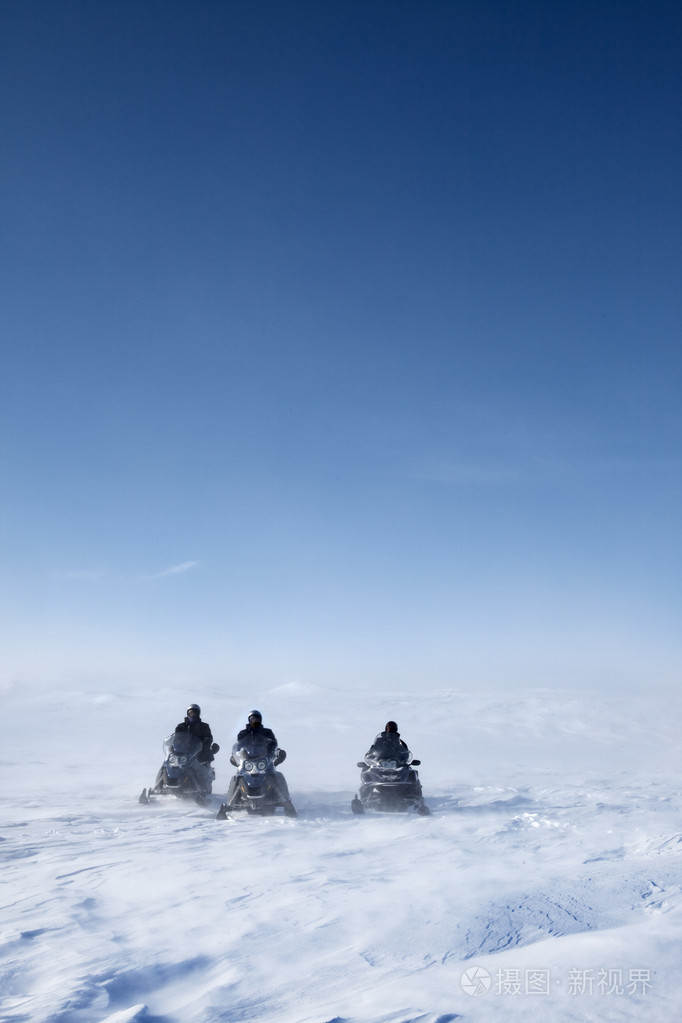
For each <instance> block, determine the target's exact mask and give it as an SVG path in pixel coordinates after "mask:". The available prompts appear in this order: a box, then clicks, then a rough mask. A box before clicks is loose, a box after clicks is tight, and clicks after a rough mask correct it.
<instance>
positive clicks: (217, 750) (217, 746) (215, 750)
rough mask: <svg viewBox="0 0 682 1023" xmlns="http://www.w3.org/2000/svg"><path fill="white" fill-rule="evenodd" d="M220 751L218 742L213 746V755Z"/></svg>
mask: <svg viewBox="0 0 682 1023" xmlns="http://www.w3.org/2000/svg"><path fill="white" fill-rule="evenodd" d="M219 750H220V746H219V745H218V743H217V742H214V743H213V745H212V746H211V753H218V752H219Z"/></svg>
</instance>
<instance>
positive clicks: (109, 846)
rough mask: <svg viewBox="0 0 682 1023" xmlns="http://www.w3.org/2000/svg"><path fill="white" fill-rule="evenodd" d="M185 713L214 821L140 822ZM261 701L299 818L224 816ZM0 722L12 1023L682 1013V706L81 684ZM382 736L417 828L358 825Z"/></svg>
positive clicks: (38, 697)
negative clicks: (408, 754) (200, 741)
mask: <svg viewBox="0 0 682 1023" xmlns="http://www.w3.org/2000/svg"><path fill="white" fill-rule="evenodd" d="M195 700H196V701H198V702H200V703H201V705H202V708H203V711H204V718H205V719H206V720H208V721H209V723H210V724H211V727H212V729H213V733H214V737H215V739H216V741H218V742H219V743H220V744H221V747H222V749H221V752H220V753H219V754H218V756H217V759H216V771H217V778H216V785H215V797H214V801H213V804H212V805H211V806H209V807H199V806H196V805H195V804H192V803H182V802H180V801H175V800H166V801H157V802H155V803H153V804H151V805H149V806H143V805H140V804H138V802H137V797H138V795H139V793H140V791H141V790H142V788H143V787H144V786H148V785H151V784H152V783H153V780H154V777H155V775H156V771H157V769H158V767H159V765H160V763H161V759H162V756H161V754H162V749H161V743H162V740H163V738H164V736H165V735H167V734H168V733H169V732H170V731H171V730H172V728H173V726H174V724H175V723H176V721H178V720H180V718H181V717H182V714H183V711H184V707H185V706H186V705H187V703H188V702H193V701H195ZM253 706H256V707H259V708H260V709H261V710H262V711H263V714H264V720H265V723H266V724H267V725H269V726H270V727H272V728H274V730H275V732H276V734H277V737H278V739H279V741H280V743H281V745H282V746H283V747H284V748H286V749H287V751H288V758H287V761H286V763H285V764H284V765H283V771H284V773H285V775H286V777H287V780H288V782H289V787H290V789H291V793H292V798H293V800H294V803H295V805H296V807H297V809H298V811H299V816H298V818H296V819H290V818H285V817H279V816H278V817H276V818H256V817H240V818H238V819H228V820H227V821H218V820H216V819H215V818H216V811H217V808H218V806H219V805H220V797H221V795H223V794H224V793H225V791H226V789H227V785H228V781H229V778H230V773H231V771H230V767H229V763H228V756H229V749H230V747H231V744H232V741H233V739H234V734H235V732H236V729H237V728H238V727H239V726H240V725H242V724H243V723H244V720H245V715H246V713H247V712H248V710H249V709H251V707H253ZM3 708H4V711H5V721H6V723H8V724H6V731H7V734H6V736H5V740H4V743H3V750H2V754H1V760H2V779H3V785H2V797H1V800H0V822H1V831H0V857H1V859H2V874H1V877H2V889H3V894H2V917H1V918H0V920H1V922H0V953H1V958H0V978H1V983H0V1018H1V1019H2V1020H3V1021H17V1023H18V1021H31V1023H42V1021H47V1020H50V1021H52V1023H137V1021H145V1023H199V1021H201V1023H212V1021H216V1023H217V1021H222V1023H227V1021H230V1023H233V1021H234V1023H236V1021H241V1020H244V1021H256V1020H257V1021H262V1023H275V1021H277V1023H332V1021H333V1023H408V1021H409V1023H416V1021H420V1023H447V1021H450V1020H454V1019H462V1020H471V1021H472V1023H479V1021H487V1020H499V1019H501V1018H504V1019H505V1021H507V1020H509V1021H512V1023H514V1021H521V1020H523V1021H524V1023H528V1021H531V1023H532V1021H536V1020H537V1021H539V1020H542V1021H548V1020H549V1021H557V1023H559V1021H561V1023H564V1021H566V1023H567V1021H572V1020H580V1021H599V1023H604V1021H614V1023H615V1021H635V1020H636V1021H641V1020H642V1019H647V1020H652V1021H658V1020H661V1021H663V1020H665V1021H672V1020H675V1019H679V1018H680V1017H679V1003H680V995H681V993H682V992H681V985H680V962H682V957H681V956H680V939H681V937H682V896H681V893H680V885H681V883H682V870H681V869H680V868H681V860H682V833H681V832H680V808H681V799H680V785H679V775H680V770H679V769H680V757H679V735H680V723H681V718H682V714H681V707H680V701H679V699H673V698H671V697H669V696H668V697H666V698H665V699H662V698H658V699H656V700H654V699H652V698H650V697H649V696H647V695H646V694H645V695H642V696H640V697H637V698H635V697H632V696H622V695H621V696H618V695H614V694H607V693H603V694H597V693H581V692H568V691H556V690H553V689H549V688H548V689H546V690H533V691H526V692H515V693H510V692H505V691H500V692H497V693H494V692H488V693H480V692H477V693H471V692H467V691H464V690H442V691H438V692H428V691H425V690H420V691H418V692H416V693H415V694H408V693H372V692H368V691H367V689H365V688H362V689H350V688H349V689H348V690H345V691H342V690H334V689H329V688H326V687H324V686H322V685H312V684H308V683H305V684H299V683H296V682H292V683H285V684H282V685H279V686H273V687H272V688H271V689H270V690H269V691H267V690H265V691H263V692H261V693H258V694H254V693H250V694H244V693H239V692H236V691H235V692H226V691H225V687H224V686H222V685H207V686H205V687H203V688H202V691H201V692H198V691H197V690H196V689H193V690H191V691H188V692H185V691H184V690H181V689H180V688H179V687H177V686H170V685H169V686H166V687H165V688H164V687H163V686H158V685H157V686H152V687H151V689H150V687H149V686H146V685H144V684H143V683H142V682H138V683H137V684H135V683H133V682H127V683H116V682H113V681H111V680H108V681H99V682H93V681H92V680H86V681H85V682H83V683H80V684H71V685H70V686H65V685H64V684H63V683H60V684H54V685H52V686H47V685H42V686H41V685H24V686H23V687H22V689H21V690H20V691H17V690H16V689H11V688H8V689H7V690H6V691H5V692H4V693H3ZM388 718H393V719H395V720H397V721H398V723H399V725H400V728H401V732H402V734H403V737H404V738H405V739H406V740H407V741H408V743H409V745H410V748H411V749H412V751H413V753H414V755H415V756H416V757H419V758H420V759H421V761H422V766H421V767H420V769H419V771H420V777H421V781H422V784H423V787H424V795H425V798H426V801H427V803H428V804H429V806H430V807H431V809H432V811H433V812H432V815H431V816H430V817H419V816H417V815H412V814H410V815H366V816H364V817H357V816H355V815H353V814H352V813H351V810H350V801H351V798H352V797H353V795H354V792H355V791H356V786H357V780H358V776H359V771H358V770H357V768H356V761H357V760H358V758H359V757H361V756H362V754H363V753H364V751H365V749H366V748H367V747H368V746H369V744H370V742H371V740H372V739H373V737H374V735H375V733H376V732H377V731H379V730H380V729H381V728H382V727H383V725H384V723H385V721H386V720H387V719H388Z"/></svg>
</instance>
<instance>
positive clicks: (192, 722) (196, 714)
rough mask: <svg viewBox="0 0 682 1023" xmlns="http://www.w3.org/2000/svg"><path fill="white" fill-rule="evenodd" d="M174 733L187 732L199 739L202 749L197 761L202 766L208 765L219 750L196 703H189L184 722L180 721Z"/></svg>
mask: <svg viewBox="0 0 682 1023" xmlns="http://www.w3.org/2000/svg"><path fill="white" fill-rule="evenodd" d="M175 731H176V732H189V734H190V735H194V736H196V738H197V739H201V747H202V748H201V753H200V754H199V756H198V757H197V760H199V761H200V762H201V763H203V764H210V763H211V761H212V760H213V759H214V754H215V753H217V752H218V750H219V749H220V747H219V746H218V743H217V742H213V736H212V735H211V727H210V725H209V724H208V722H207V721H202V720H201V707H200V706H199V704H198V703H190V705H189V707H188V708H187V713H186V715H185V720H184V721H181V722H180V724H179V725H176V727H175Z"/></svg>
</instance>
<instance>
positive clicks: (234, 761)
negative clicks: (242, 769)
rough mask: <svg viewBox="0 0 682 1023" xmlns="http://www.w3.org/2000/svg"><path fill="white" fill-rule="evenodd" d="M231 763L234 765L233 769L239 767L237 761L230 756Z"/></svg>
mask: <svg viewBox="0 0 682 1023" xmlns="http://www.w3.org/2000/svg"><path fill="white" fill-rule="evenodd" d="M230 763H231V764H232V766H233V767H236V766H237V761H236V760H235V759H234V757H233V756H230Z"/></svg>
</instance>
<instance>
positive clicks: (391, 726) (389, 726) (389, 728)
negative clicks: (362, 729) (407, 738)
mask: <svg viewBox="0 0 682 1023" xmlns="http://www.w3.org/2000/svg"><path fill="white" fill-rule="evenodd" d="M384 731H385V732H397V731H398V726H397V725H396V723H395V721H387V722H386V727H385V729H384Z"/></svg>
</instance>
